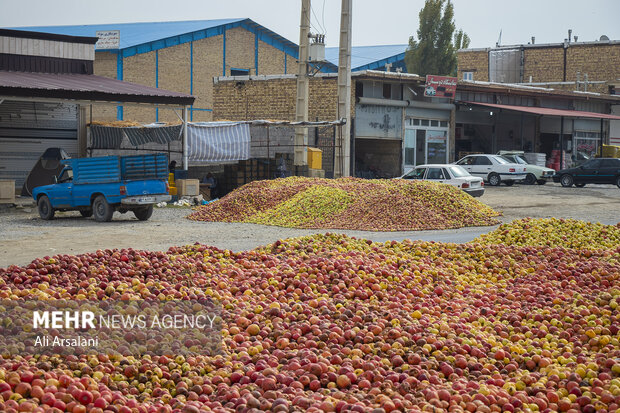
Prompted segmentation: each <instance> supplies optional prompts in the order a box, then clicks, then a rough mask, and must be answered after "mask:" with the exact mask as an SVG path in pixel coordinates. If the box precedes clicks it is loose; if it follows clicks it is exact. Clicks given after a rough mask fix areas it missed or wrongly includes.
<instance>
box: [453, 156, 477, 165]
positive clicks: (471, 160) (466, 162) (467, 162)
mask: <svg viewBox="0 0 620 413" xmlns="http://www.w3.org/2000/svg"><path fill="white" fill-rule="evenodd" d="M474 159H475V158H473V157H471V156H466V157H464V158H463V159H461V160H460V161H458V162H457V165H473V164H474Z"/></svg>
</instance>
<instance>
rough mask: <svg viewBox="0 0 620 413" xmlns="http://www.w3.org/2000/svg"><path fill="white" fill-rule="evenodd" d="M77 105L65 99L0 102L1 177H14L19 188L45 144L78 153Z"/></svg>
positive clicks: (74, 153)
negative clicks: (60, 101)
mask: <svg viewBox="0 0 620 413" xmlns="http://www.w3.org/2000/svg"><path fill="white" fill-rule="evenodd" d="M77 126H78V122H77V106H76V105H71V104H64V103H44V102H17V101H10V100H5V101H3V102H2V103H0V179H11V180H15V186H16V187H17V188H21V186H22V185H23V183H24V180H25V179H26V176H27V175H28V173H29V172H30V170H31V169H32V167H33V166H34V165H35V164H36V162H37V160H38V159H39V157H40V156H41V155H42V154H43V152H45V150H46V149H47V148H54V147H56V148H63V149H64V150H65V151H66V152H67V153H68V154H69V155H70V156H71V157H76V156H77V153H78V142H77Z"/></svg>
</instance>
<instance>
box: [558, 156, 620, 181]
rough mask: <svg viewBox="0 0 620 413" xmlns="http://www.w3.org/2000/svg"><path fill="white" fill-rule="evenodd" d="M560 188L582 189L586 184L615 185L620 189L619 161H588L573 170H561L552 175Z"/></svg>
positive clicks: (609, 159) (610, 159)
mask: <svg viewBox="0 0 620 413" xmlns="http://www.w3.org/2000/svg"><path fill="white" fill-rule="evenodd" d="M553 182H559V183H561V184H562V186H566V187H569V186H572V185H573V184H575V186H576V187H579V188H581V187H583V186H585V185H586V184H616V185H618V188H620V159H616V158H595V159H589V160H587V161H586V162H584V163H583V164H582V165H580V166H577V167H575V168H569V169H562V170H560V171H558V172H556V174H555V175H553Z"/></svg>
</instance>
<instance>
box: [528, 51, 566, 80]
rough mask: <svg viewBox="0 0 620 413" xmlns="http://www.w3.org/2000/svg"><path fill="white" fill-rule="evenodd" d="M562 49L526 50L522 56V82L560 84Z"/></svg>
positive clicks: (562, 62)
mask: <svg viewBox="0 0 620 413" xmlns="http://www.w3.org/2000/svg"><path fill="white" fill-rule="evenodd" d="M563 74H564V49H563V48H557V47H542V48H526V49H525V51H524V56H523V82H529V79H530V76H532V82H534V83H537V82H562V78H563Z"/></svg>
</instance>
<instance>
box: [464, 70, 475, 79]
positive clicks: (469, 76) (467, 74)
mask: <svg viewBox="0 0 620 413" xmlns="http://www.w3.org/2000/svg"><path fill="white" fill-rule="evenodd" d="M463 80H469V81H473V80H474V72H463Z"/></svg>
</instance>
